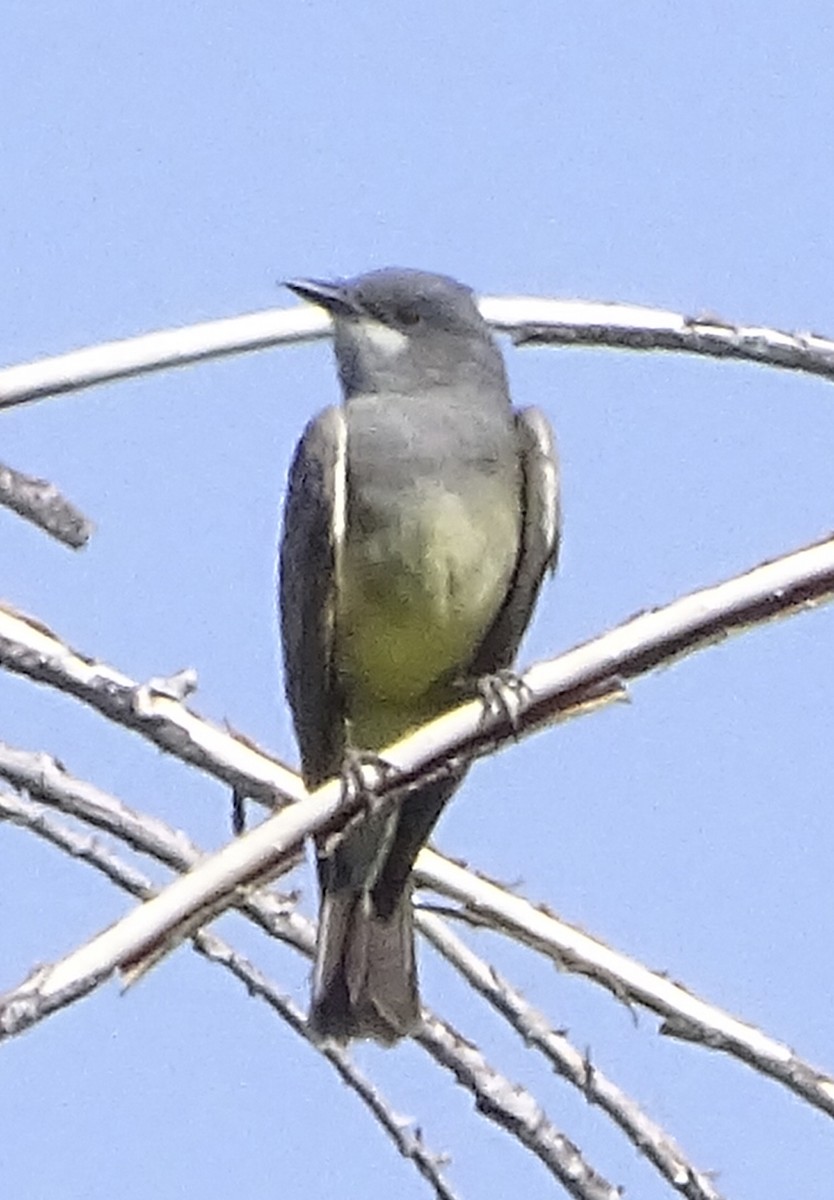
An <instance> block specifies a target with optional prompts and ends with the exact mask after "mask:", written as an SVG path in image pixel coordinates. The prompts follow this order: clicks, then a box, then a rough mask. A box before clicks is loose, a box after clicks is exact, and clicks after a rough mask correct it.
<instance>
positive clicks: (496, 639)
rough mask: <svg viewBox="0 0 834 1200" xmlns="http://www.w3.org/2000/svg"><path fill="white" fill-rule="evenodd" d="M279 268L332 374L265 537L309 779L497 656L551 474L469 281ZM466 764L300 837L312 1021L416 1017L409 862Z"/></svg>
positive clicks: (527, 605)
mask: <svg viewBox="0 0 834 1200" xmlns="http://www.w3.org/2000/svg"><path fill="white" fill-rule="evenodd" d="M288 286H289V287H290V288H291V289H292V291H293V292H295V293H296V294H297V295H298V296H300V297H303V298H304V299H305V300H308V301H310V302H311V303H313V304H316V305H319V306H321V307H322V308H324V309H325V310H326V311H327V312H328V313H329V314H330V316H331V318H332V321H333V332H334V344H335V353H336V363H337V367H338V373H339V379H340V382H341V387H342V392H343V402H342V404H341V405H339V406H334V407H330V408H326V409H325V410H324V411H323V412H321V413H319V415H318V416H316V417H314V418H313V419H312V420H311V421H310V423H309V424H308V425H307V428H306V429H305V431H304V434H303V436H302V438H301V441H300V442H299V444H298V447H297V449H296V453H295V457H294V460H293V463H292V466H291V468H290V475H289V484H288V490H287V498H286V503H285V509H284V531H283V539H282V544H281V553H280V608H281V632H282V640H283V650H284V668H285V670H284V675H285V685H286V691H287V698H288V700H289V704H290V708H291V710H292V715H293V721H294V724H295V730H296V735H297V738H298V742H299V747H300V751H301V761H302V771H303V775H304V780H305V783H306V785H307V787H308V788H311V789H312V788H315V787H317V786H319V785H320V784H322V783H324V782H325V780H327V779H329V778H331V777H332V776H334V775H339V774H340V773H342V772H343V771H344V770H345V764H346V763H347V762H348V761H349V756H350V755H351V754H352V753H354V754H355V753H361V752H367V753H373V752H375V751H378V750H381V749H382V748H383V747H384V746H386V745H388V744H390V743H391V742H393V741H396V740H397V739H398V738H400V737H402V736H404V735H405V734H406V733H407V732H408V731H409V730H411V729H413V728H415V727H417V726H419V725H421V724H422V723H424V722H426V721H428V720H429V719H431V718H432V717H434V716H437V715H439V714H440V713H441V712H443V711H444V710H445V709H447V708H449V707H452V706H453V705H454V704H456V703H461V702H462V701H463V700H464V699H466V698H468V697H471V696H473V695H475V694H477V692H478V684H479V680H481V679H482V678H483V677H484V676H487V675H492V674H494V673H496V672H499V671H503V670H506V669H508V668H509V667H510V665H511V663H512V661H513V659H514V658H515V655H516V651H517V649H518V645H519V642H520V640H521V637H522V635H523V633H524V630H525V628H526V626H527V623H528V621H529V619H530V615H531V613H532V611H533V606H534V604H535V602H536V598H537V596H538V593H539V588H540V586H541V583H542V580H543V578H544V576H545V574H546V572H547V571H548V570H549V569H553V568H554V567H555V564H556V556H557V551H558V544H559V531H560V515H559V477H558V467H557V460H556V452H555V447H554V442H553V435H552V432H551V429H550V426H549V424H548V422H547V419H546V418H545V417H544V415H543V414H542V413H541V412H539V411H538V410H537V409H534V408H526V409H522V410H520V411H519V410H514V409H513V408H512V404H511V401H510V395H509V389H508V385H507V376H506V371H505V367H504V361H503V358H502V356H501V352H500V350H499V349H498V346H497V344H496V342H495V340H494V339H493V337H492V336H491V334H490V331H489V328H488V326H487V324H486V322H485V321H484V319H483V317H482V316H481V314H480V312H479V311H478V308H477V305H476V303H475V298H474V296H473V293H472V291H471V290H470V289H469V288H467V287H465V286H463V285H462V284H460V283H457V282H456V281H455V280H453V279H450V278H448V277H446V276H444V275H433V274H428V273H426V272H423V271H414V270H403V269H399V268H397V269H394V268H388V269H385V270H379V271H372V272H370V273H368V274H365V275H360V276H358V277H357V278H355V279H350V280H347V281H343V282H336V283H326V282H322V281H320V280H313V279H309V280H308V279H305V280H297V281H293V282H291V283H289V284H288ZM465 770H466V768H465V767H461V768H459V769H456V772H455V773H454V774H453V775H452V776H451V777H445V778H443V779H441V780H439V781H435V782H431V783H426V784H423V785H421V786H420V787H419V788H418V789H417V790H416V791H415V792H413V793H411V794H409V795H408V796H407V797H406V798H405V799H403V800H400V801H397V802H394V803H393V804H388V805H383V806H380V808H379V810H378V811H374V810H370V811H369V812H368V813H367V814H366V815H365V816H364V818H363V819H362V820H361V821H359V822H355V823H353V824H352V825H351V826H350V827H349V829H348V830H347V831H346V832H344V833H342V834H341V835H337V836H336V837H335V838H333V837H331V838H330V839H320V840H319V842H318V845H317V861H318V874H319V883H320V888H321V906H320V918H319V933H318V943H317V956H316V965H315V970H314V976H313V996H312V1005H311V1012H310V1023H311V1026H312V1027H313V1029H314V1030H316V1031H317V1032H318V1033H320V1034H322V1035H328V1036H331V1037H333V1038H335V1039H337V1040H339V1041H346V1040H347V1039H349V1038H352V1037H371V1038H375V1039H376V1040H377V1041H380V1042H383V1043H386V1044H390V1043H393V1042H395V1041H397V1040H398V1039H399V1038H401V1037H404V1036H406V1035H407V1034H409V1033H411V1032H412V1031H413V1030H414V1028H415V1026H416V1025H417V1024H418V1022H419V1017H420V1004H419V996H418V990H417V972H416V966H415V956H414V938H413V932H412V903H411V890H412V882H411V869H412V865H413V863H414V859H415V858H416V856H417V853H418V851H419V850H420V848H421V846H423V844H424V843H425V842H426V841H427V839H428V838H429V835H430V834H431V831H432V829H433V827H434V824H435V822H436V821H437V818H438V817H439V815H440V811H441V809H442V808H443V805H444V804H445V803H446V801H447V800H448V799H449V797H450V796H451V794H452V792H454V790H455V789H456V788H457V787H458V785H459V784H460V782H461V780H462V779H463V776H464V774H465Z"/></svg>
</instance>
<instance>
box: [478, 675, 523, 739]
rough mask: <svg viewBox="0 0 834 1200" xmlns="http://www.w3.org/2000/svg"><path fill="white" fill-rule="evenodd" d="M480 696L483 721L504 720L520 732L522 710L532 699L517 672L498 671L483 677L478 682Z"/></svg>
mask: <svg viewBox="0 0 834 1200" xmlns="http://www.w3.org/2000/svg"><path fill="white" fill-rule="evenodd" d="M478 694H479V695H480V697H481V699H482V701H483V704H484V712H483V719H484V720H485V721H486V720H488V719H489V718H490V717H494V718H496V719H498V720H500V719H502V718H503V719H504V720H505V721H507V722H508V723H509V724H510V725H511V726H512V728H513V730H514V731H515V730H518V728H519V724H520V721H519V718H520V714H521V710H522V708H523V706H524V704H525V703H526V702H527V700H528V699H529V698H530V689H529V688H528V686H527V684H526V683H525V682H524V680H523V679H522V677H521V676H520V675H518V674H516V672H515V671H510V670H503V671H496V672H495V674H494V675H482V676H481V678H480V679H479V680H478Z"/></svg>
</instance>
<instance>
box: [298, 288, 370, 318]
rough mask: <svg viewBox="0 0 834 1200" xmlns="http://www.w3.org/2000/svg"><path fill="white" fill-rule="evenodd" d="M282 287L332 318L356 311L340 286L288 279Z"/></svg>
mask: <svg viewBox="0 0 834 1200" xmlns="http://www.w3.org/2000/svg"><path fill="white" fill-rule="evenodd" d="M284 286H285V287H288V288H289V289H290V291H291V292H295V294H296V296H300V297H301V299H302V300H308V301H309V302H310V304H317V305H318V306H319V308H324V309H326V310H327V312H329V313H331V314H332V315H333V316H348V315H349V314H351V313H356V312H357V311H358V310H357V307H356V304H355V303H354V302H353V301H352V300H351V299H350V296H349V294H348V291H347V289H346V288H345V287H344V286H343V285H342V284H339V283H327V282H325V280H323V279H288V280H287V281H286V283H285V285H284Z"/></svg>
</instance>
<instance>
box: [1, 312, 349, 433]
mask: <svg viewBox="0 0 834 1200" xmlns="http://www.w3.org/2000/svg"><path fill="white" fill-rule="evenodd" d="M329 330H330V320H329V318H328V317H327V316H326V315H325V314H324V312H322V311H321V309H317V308H314V307H313V306H312V305H310V304H307V305H295V306H294V307H293V308H269V309H265V310H264V311H263V312H255V313H248V314H246V315H245V316H242V317H230V318H228V319H224V320H220V321H207V322H205V323H203V324H200V325H187V326H184V327H183V328H181V329H162V330H159V331H157V332H156V333H147V334H142V335H141V336H140V337H132V338H124V339H122V340H120V341H116V342H102V343H101V344H99V345H97V346H89V347H87V348H86V349H84V350H73V351H71V352H70V353H69V354H57V355H55V356H54V357H52V358H42V359H39V360H37V361H36V362H32V363H22V364H21V365H20V366H16V367H6V368H4V369H3V370H0V409H2V408H9V407H11V406H12V405H14V404H25V403H27V402H28V401H30V400H42V399H44V397H46V396H57V395H60V394H61V393H62V392H76V391H79V390H80V389H82V388H87V387H92V386H93V385H94V384H98V383H109V382H110V381H111V380H114V379H127V378H129V377H130V376H131V375H144V374H147V373H148V372H151V371H164V370H167V369H168V368H170V367H182V366H186V365H187V364H188V363H194V362H200V361H201V360H203V359H206V358H221V357H224V356H225V355H227V354H242V353H244V352H245V351H248V350H263V349H265V348H266V347H268V346H279V345H282V344H284V343H286V342H299V341H306V340H308V339H309V338H315V337H324V336H325V334H327V333H328V332H329Z"/></svg>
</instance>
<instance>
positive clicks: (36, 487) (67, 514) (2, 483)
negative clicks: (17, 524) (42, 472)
mask: <svg viewBox="0 0 834 1200" xmlns="http://www.w3.org/2000/svg"><path fill="white" fill-rule="evenodd" d="M0 504H2V505H4V507H6V508H10V509H11V510H12V512H15V513H17V514H18V516H20V517H23V518H24V520H26V521H31V523H32V524H33V525H37V527H38V528H39V529H42V530H43V531H44V533H48V534H50V535H51V536H52V537H54V538H55V539H56V540H57V541H59V542H63V544H64V545H65V546H69V547H70V548H71V549H72V550H78V549H79V548H80V547H81V546H86V544H87V542H88V541H89V540H90V535H91V533H92V532H93V526H92V524H91V523H90V522H89V521H88V520H87V518H86V517H85V516H84V514H83V513H82V512H79V510H78V509H77V508H76V507H75V505H74V504H70V502H69V500H67V499H66V497H65V496H62V495H61V493H60V492H59V491H58V489H57V488H56V486H55V484H54V483H49V482H48V480H46V479H37V478H35V476H34V475H24V474H23V472H22V471H16V470H15V469H14V467H7V466H5V465H4V464H3V463H0Z"/></svg>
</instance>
